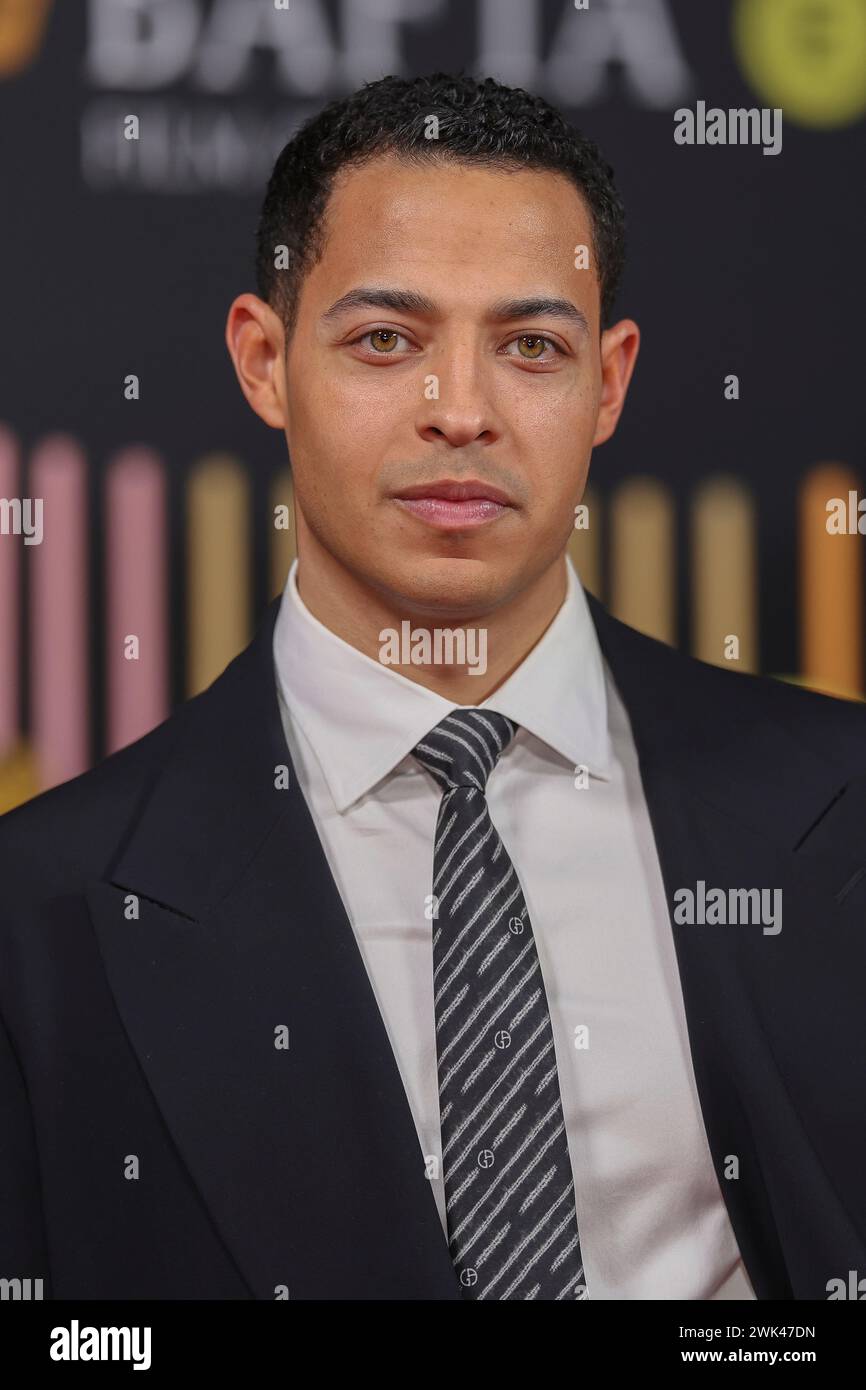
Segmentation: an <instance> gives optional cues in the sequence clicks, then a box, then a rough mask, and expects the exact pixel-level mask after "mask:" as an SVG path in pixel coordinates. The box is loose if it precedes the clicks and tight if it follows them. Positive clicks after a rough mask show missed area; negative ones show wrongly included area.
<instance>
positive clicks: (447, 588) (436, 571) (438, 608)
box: [382, 556, 516, 619]
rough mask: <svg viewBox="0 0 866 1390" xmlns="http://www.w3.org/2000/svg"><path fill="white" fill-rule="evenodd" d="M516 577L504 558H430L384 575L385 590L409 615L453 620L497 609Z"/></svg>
mask: <svg viewBox="0 0 866 1390" xmlns="http://www.w3.org/2000/svg"><path fill="white" fill-rule="evenodd" d="M515 578H516V575H515V574H514V573H513V572H512V571H511V570H505V569H504V568H503V565H502V557H501V556H497V557H496V559H495V560H493V559H491V560H489V561H486V560H484V559H481V558H471V559H470V558H468V557H467V558H456V557H455V558H451V557H443V556H431V557H429V558H427V559H417V560H413V561H412V562H411V563H409V564H407V565H406V566H405V567H404V566H403V565H400V566H395V567H394V568H393V569H392V570H391V571H390V573H389V574H387V575H382V580H383V581H384V587H385V588H387V590H388V591H389V593H391V594H392V595H393V596H394V598H395V600H396V601H397V603H398V604H399V605H401V606H403V607H405V609H406V611H407V612H416V613H418V614H425V615H427V616H429V615H430V614H433V615H437V614H438V615H441V616H442V617H443V618H452V619H458V618H461V617H471V616H472V615H473V614H475V613H477V612H479V611H480V610H484V609H487V610H489V609H492V608H495V607H497V605H498V604H499V603H501V602H502V599H503V598H504V597H506V596H507V594H508V592H509V590H510V589H511V587H512V585H513V583H514V580H515Z"/></svg>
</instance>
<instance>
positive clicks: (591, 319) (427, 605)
mask: <svg viewBox="0 0 866 1390" xmlns="http://www.w3.org/2000/svg"><path fill="white" fill-rule="evenodd" d="M326 234H327V235H326V244H325V251H324V255H323V257H322V259H321V260H320V262H319V263H318V264H317V265H316V266H315V267H313V269H312V270H311V271H310V272H309V274H308V275H307V277H306V278H305V280H304V282H303V285H302V289H301V295H300V300H299V307H298V317H297V322H296V327H295V330H294V332H293V334H292V338H291V341H290V343H289V346H288V352H287V356H286V363H285V369H286V376H285V384H284V389H285V432H286V439H287V442H288V446H289V452H290V456H291V462H292V470H293V475H294V485H295V501H296V509H297V514H298V548H299V554H300V556H301V563H302V565H303V563H304V557H305V553H308V552H310V551H311V550H315V549H317V548H320V549H322V550H324V551H325V552H327V554H328V555H329V556H330V557H332V559H333V560H336V561H337V562H338V563H339V564H340V565H341V566H343V567H345V568H346V569H347V570H348V571H349V572H350V573H351V574H352V576H353V577H354V578H355V579H356V580H360V581H361V582H362V583H364V584H365V585H367V586H370V587H372V588H373V589H375V590H376V591H378V592H379V593H381V594H382V595H383V596H385V597H386V598H387V599H388V601H389V602H391V603H393V604H395V605H396V606H397V607H398V608H400V609H403V610H405V611H406V612H407V613H411V612H415V613H419V614H430V613H433V614H439V615H442V616H448V615H450V616H452V617H455V618H459V617H468V616H472V615H473V614H477V613H480V612H490V611H492V610H493V609H495V608H496V607H498V606H499V605H500V604H502V603H507V602H508V601H509V600H510V599H512V598H514V597H515V596H516V595H518V594H519V593H521V592H522V591H523V590H525V589H526V588H527V587H528V586H529V585H531V584H532V583H533V581H534V580H536V579H537V578H538V577H539V576H540V575H541V574H543V573H544V572H545V571H546V570H548V569H549V567H550V566H551V565H553V564H555V563H556V562H557V561H558V559H559V557H560V556H561V554H562V552H563V550H564V547H565V545H566V543H567V541H568V538H569V535H570V534H571V532H572V529H573V526H574V508H575V506H576V504H577V503H578V502H579V501H580V498H581V495H582V493H583V488H584V484H585V480H586V474H587V469H588V466H589V459H590V453H591V450H592V447H593V444H594V443H596V442H600V440H601V439H602V438H606V437H607V436H608V435H609V434H610V433H611V432H612V430H613V427H614V425H615V419H613V420H611V421H607V422H604V421H603V422H600V421H599V405H600V400H601V399H602V393H603V370H602V359H601V355H600V347H599V303H598V300H599V287H598V280H597V275H596V269H595V263H594V257H593V256H592V254H591V253H590V267H591V268H590V269H577V268H575V251H576V248H577V247H579V246H586V247H590V248H591V246H592V235H591V224H590V219H589V215H588V213H587V210H586V207H585V205H584V202H583V200H582V198H581V196H580V194H579V193H578V192H577V190H576V189H575V188H574V187H573V186H572V185H571V184H570V183H569V182H568V181H567V180H566V179H565V178H563V177H560V176H559V175H557V174H552V173H547V172H538V171H526V172H524V171H518V172H493V171H490V170H486V169H481V168H478V167H473V166H472V165H466V164H464V165H459V164H456V165H455V164H448V163H442V164H437V163H433V162H428V163H425V164H423V165H422V166H420V167H417V166H416V167H412V166H411V165H408V164H406V163H404V162H401V161H400V160H398V159H395V158H391V157H388V158H380V159H377V160H376V161H375V162H372V163H370V164H368V165H366V166H365V167H362V168H360V169H355V170H350V171H345V172H344V173H343V174H342V175H341V176H340V177H339V178H338V180H337V183H336V185H335V188H334V191H333V193H332V196H331V199H330V201H329V204H328V211H327V221H326ZM360 289H363V290H365V291H370V290H378V291H390V292H395V291H396V292H399V293H400V294H401V295H403V296H409V295H411V296H413V297H414V302H413V300H412V299H407V300H406V302H405V303H402V304H400V306H399V307H395V306H394V304H391V305H389V306H387V307H382V306H381V305H376V304H370V303H355V304H354V305H353V304H349V305H347V306H345V307H343V308H340V307H339V306H338V301H340V300H341V299H343V297H344V296H346V295H348V294H349V293H350V292H351V291H357V290H360ZM529 299H539V300H547V301H553V300H561V301H565V302H566V304H570V305H572V306H574V309H575V310H576V311H577V312H576V313H574V314H571V315H569V314H568V313H565V312H562V311H561V309H560V311H556V310H555V308H554V307H550V308H548V309H546V310H545V309H544V308H538V309H534V310H531V309H521V308H520V306H519V305H518V304H517V303H516V301H526V300H529ZM509 302H511V303H509ZM335 306H338V307H336V308H335ZM581 319H582V320H583V321H584V322H585V326H584V322H581ZM442 482H446V483H447V482H451V483H454V482H456V483H472V484H473V486H472V487H471V488H469V489H468V491H469V492H470V493H478V492H483V490H484V489H483V485H489V486H491V487H492V488H495V489H498V490H499V493H500V494H502V495H503V496H504V497H505V498H506V499H507V502H508V505H501V498H500V505H498V506H497V505H496V503H495V501H493V502H491V501H490V500H488V501H487V502H486V503H483V502H481V503H479V502H478V501H476V502H475V503H472V502H471V501H468V500H464V501H462V502H461V501H457V502H452V503H451V504H450V505H449V504H448V502H447V501H443V500H441V499H440V501H439V502H438V503H437V502H435V501H430V500H428V501H426V502H425V501H422V500H420V499H417V498H416V500H415V501H414V502H413V501H411V500H409V499H406V498H405V497H404V498H403V499H402V500H401V499H400V494H401V493H405V492H406V491H407V490H409V489H411V490H414V491H415V492H418V491H419V489H420V492H422V493H423V492H424V486H423V485H430V484H436V483H442ZM474 484H481V485H482V486H481V487H480V488H478V487H475V486H474Z"/></svg>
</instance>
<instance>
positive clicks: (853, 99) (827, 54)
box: [733, 0, 866, 129]
mask: <svg viewBox="0 0 866 1390" xmlns="http://www.w3.org/2000/svg"><path fill="white" fill-rule="evenodd" d="M733 39H734V52H735V53H736V57H737V61H738V63H739V65H740V69H741V71H742V73H743V76H744V77H745V78H746V81H747V82H748V83H749V84H750V86H752V87H753V88H754V90H755V92H756V93H757V94H758V96H759V97H761V99H762V100H763V101H764V102H765V103H766V105H768V106H773V107H776V106H780V107H781V108H782V111H783V118H784V119H785V120H790V121H793V122H795V123H796V124H798V125H804V126H814V127H817V128H819V129H830V128H832V127H833V126H842V125H850V124H851V123H852V122H853V121H856V120H858V119H859V118H860V117H861V116H862V115H863V114H864V112H866V0H736V3H735V5H734V10H733Z"/></svg>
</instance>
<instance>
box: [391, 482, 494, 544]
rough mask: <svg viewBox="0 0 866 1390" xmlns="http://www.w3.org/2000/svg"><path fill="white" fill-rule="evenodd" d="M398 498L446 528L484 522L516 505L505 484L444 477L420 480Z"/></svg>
mask: <svg viewBox="0 0 866 1390" xmlns="http://www.w3.org/2000/svg"><path fill="white" fill-rule="evenodd" d="M394 501H395V502H398V503H399V505H400V506H401V507H402V508H403V509H404V510H405V511H408V512H411V514H412V515H413V516H416V517H418V519H419V520H420V521H424V522H426V523H427V524H428V525H429V526H434V527H436V528H438V529H439V530H445V531H449V530H450V531H453V530H461V531H465V530H468V529H469V528H474V527H476V526H483V525H484V524H485V523H486V522H489V521H495V520H496V518H497V517H501V516H504V514H505V513H506V512H507V511H509V510H510V509H511V508H512V506H513V504H512V502H511V500H510V498H509V497H508V495H507V493H505V492H503V491H502V489H501V488H498V487H493V486H492V485H491V484H490V483H482V482H478V481H477V480H476V479H469V480H467V481H466V482H462V483H458V482H453V481H451V480H449V479H445V478H443V479H440V480H439V481H438V482H435V483H417V484H416V485H415V486H414V487H407V488H404V489H403V491H402V492H399V493H397V494H395V496H394Z"/></svg>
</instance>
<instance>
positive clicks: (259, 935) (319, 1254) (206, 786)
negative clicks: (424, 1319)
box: [87, 599, 459, 1299]
mask: <svg viewBox="0 0 866 1390" xmlns="http://www.w3.org/2000/svg"><path fill="white" fill-rule="evenodd" d="M278 608H279V599H275V600H274V601H273V602H272V604H271V605H270V607H269V609H268V612H267V614H266V617H265V619H264V620H263V622H262V624H261V626H260V628H259V630H258V632H257V634H256V637H255V638H254V640H253V642H252V643H251V644H250V646H249V647H248V648H247V649H246V650H245V651H244V652H242V653H241V655H240V656H239V657H238V658H237V659H236V660H235V661H234V662H233V663H232V664H231V666H229V667H228V668H227V670H226V671H225V672H224V673H223V675H222V676H220V677H219V679H218V680H217V681H216V682H215V683H214V684H213V685H212V686H211V687H210V688H209V689H208V690H207V691H205V692H204V693H203V694H202V695H200V696H198V697H197V698H196V699H194V700H192V701H190V702H189V703H188V704H187V705H185V706H183V707H182V709H181V710H180V711H179V712H178V714H177V716H176V718H175V719H174V720H173V721H172V723H173V724H174V726H175V728H174V733H173V742H172V745H171V749H170V752H169V755H168V758H167V760H166V762H165V765H164V766H163V767H162V768H161V769H160V771H159V773H158V775H157V776H156V778H155V781H154V784H153V786H152V788H151V790H150V793H149V796H148V798H147V801H146V804H145V805H144V807H143V809H142V811H141V815H140V817H139V819H138V821H137V823H136V824H135V826H134V827H133V828H132V832H131V835H130V837H129V838H128V840H127V842H126V843H125V844H124V845H123V846H122V847H121V849H120V851H119V854H118V856H117V857H116V860H115V862H113V863H112V864H111V865H110V866H109V867H108V869H107V871H106V873H105V875H104V878H103V881H100V882H94V883H91V884H90V885H89V886H88V890H87V896H88V902H89V906H90V910H91V913H92V917H93V921H94V925H95V929H96V932H97V935H98V939H99V943H100V948H101V951H102V953H103V956H104V959H105V963H106V968H107V972H108V976H109V979H110V983H111V986H112V989H113V992H114V995H115V998H116V1001H117V1004H118V1008H119V1011H120V1014H121V1017H122V1019H123V1022H124V1025H125V1027H126V1030H127V1033H128V1035H129V1037H130V1039H131V1041H132V1044H133V1046H134V1047H135V1049H136V1051H137V1054H138V1057H139V1060H140V1062H141V1065H142V1067H143V1070H144V1072H145V1074H146V1076H147V1080H148V1083H149V1085H150V1087H151V1089H152V1091H153V1093H154V1095H155V1097H156V1100H157V1102H158V1104H159V1106H160V1108H161V1111H162V1114H163V1116H164V1118H165V1120H166V1123H167V1124H168V1126H169V1128H170V1130H171V1132H172V1135H173V1137H174V1139H175V1141H176V1143H177V1146H178V1149H179V1151H180V1153H181V1155H182V1157H183V1159H184V1161H185V1163H186V1165H187V1167H188V1169H189V1171H190V1173H191V1175H192V1177H193V1179H194V1181H195V1182H196V1184H197V1185H198V1187H199V1189H200V1191H201V1193H202V1195H203V1198H204V1200H205V1202H206V1204H207V1206H208V1208H209V1210H210V1212H211V1214H212V1217H213V1219H214V1222H215V1224H216V1225H217V1227H218V1229H219V1230H220V1232H221V1235H222V1237H223V1239H224V1241H225V1243H226V1246H227V1247H228V1249H229V1251H230V1252H231V1254H232V1256H233V1258H234V1260H235V1262H236V1264H237V1266H238V1268H239V1269H240V1271H241V1273H242V1275H243V1276H244V1278H245V1280H246V1282H247V1283H248V1285H249V1288H250V1290H251V1292H252V1294H253V1295H254V1296H255V1297H257V1298H262V1299H273V1298H274V1296H275V1292H274V1291H275V1288H276V1287H277V1286H279V1285H286V1286H287V1287H288V1291H289V1297H290V1298H291V1297H300V1298H307V1299H309V1298H322V1299H333V1298H339V1299H367V1298H376V1299H382V1298H399V1299H406V1298H418V1299H421V1298H435V1299H443V1298H446V1299H449V1298H454V1299H459V1290H458V1288H457V1284H456V1280H455V1276H454V1271H453V1267H452V1265H451V1260H450V1257H449V1254H448V1249H447V1243H446V1241H445V1237H444V1235H443V1232H442V1227H441V1225H440V1223H439V1218H438V1214H437V1211H436V1206H435V1201H434V1198H433V1194H432V1191H431V1189H430V1185H429V1182H428V1181H427V1179H426V1177H425V1175H424V1164H423V1156H422V1153H421V1147H420V1144H419V1141H418V1137H417V1132H416V1129H415V1125H414V1121H413V1118H412V1114H411V1111H410V1108H409V1104H408V1101H407V1098H406V1093H405V1090H404V1088H403V1083H402V1080H401V1077H400V1073H399V1070H398V1067H397V1063H396V1059H395V1057H394V1054H393V1051H392V1049H391V1046H390V1043H389V1040H388V1037H387V1033H386V1030H385V1027H384V1024H383V1021H382V1017H381V1014H380V1012H379V1009H378V1006H377V1003H376V1000H375V996H374V994H373V992H372V989H371V987H370V983H369V980H368V977H367V973H366V969H365V966H364V963H363V959H362V957H361V955H360V952H359V950H358V946H357V943H356V940H355V937H354V933H353V931H352V928H351V925H350V923H349V921H348V919H347V916H346V913H345V911H344V908H343V904H342V901H341V899H340V896H339V893H338V891H337V888H336V886H335V883H334V880H333V877H332V875H331V873H330V871H329V868H328V865H327V861H326V859H325V856H324V853H323V851H322V848H321V844H320V841H319V838H318V834H317V832H316V829H315V826H314V824H313V822H312V820H311V818H310V815H309V811H308V809H307V806H306V802H305V800H304V797H303V793H302V792H301V790H300V787H299V786H298V784H297V779H296V777H295V774H294V769H293V768H292V767H291V763H290V758H289V753H288V750H287V747H286V743H285V739H284V736H283V731H282V726H281V722H280V716H279V708H278V704H277V696H276V688H275V681H274V670H273V659H272V646H271V643H272V634H273V624H274V620H275V617H276V613H277V610H278ZM281 764H282V765H287V766H288V768H289V786H288V788H287V789H284V790H280V789H278V787H277V785H275V784H276V783H277V781H278V778H277V771H276V770H277V768H278V766H279V765H281ZM130 894H134V895H137V898H138V910H139V914H140V915H139V918H138V920H127V917H126V915H125V905H126V903H127V901H128V900H129V898H128V895H130ZM281 1028H285V1029H287V1030H288V1044H289V1045H288V1048H287V1049H278V1048H277V1047H276V1046H275V1037H276V1035H277V1030H279V1029H281Z"/></svg>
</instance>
